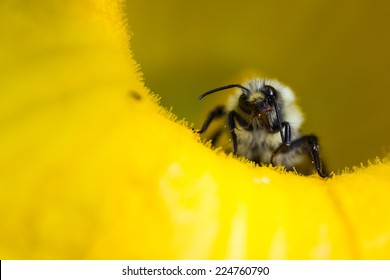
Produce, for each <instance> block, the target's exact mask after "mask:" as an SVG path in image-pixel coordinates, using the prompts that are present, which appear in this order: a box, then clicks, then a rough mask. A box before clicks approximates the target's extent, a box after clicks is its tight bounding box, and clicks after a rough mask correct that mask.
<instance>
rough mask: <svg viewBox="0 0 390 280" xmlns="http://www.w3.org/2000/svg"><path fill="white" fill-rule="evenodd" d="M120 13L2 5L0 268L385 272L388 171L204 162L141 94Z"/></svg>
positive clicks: (59, 5)
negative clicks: (169, 266)
mask: <svg viewBox="0 0 390 280" xmlns="http://www.w3.org/2000/svg"><path fill="white" fill-rule="evenodd" d="M122 5H123V3H122V2H121V1H109V0H95V1H93V0H83V1H76V0H70V1H49V0H39V1H33V2H18V1H11V0H4V1H2V2H1V3H0V30H1V37H2V38H1V40H2V43H1V44H0V65H1V68H0V72H1V73H0V213H1V221H0V259H84V258H88V259H225V258H230V259H386V258H390V204H389V197H390V186H389V181H390V164H389V163H382V162H377V163H375V164H372V165H370V166H369V167H367V168H361V169H358V170H356V171H354V172H353V173H350V174H342V175H337V176H335V177H334V178H333V179H330V180H323V179H320V178H319V177H318V176H311V177H303V176H298V175H295V174H292V173H286V172H283V171H280V170H275V169H272V168H268V167H255V166H254V165H252V164H251V163H248V162H244V161H241V160H238V159H236V158H233V157H231V156H225V155H224V154H223V153H220V152H218V151H213V150H211V149H210V148H209V147H207V146H205V145H204V144H202V143H201V142H200V141H199V137H198V136H196V135H195V134H194V133H193V132H192V131H191V130H190V129H189V128H188V127H186V125H185V124H183V123H181V122H178V121H176V120H175V117H174V116H173V115H172V114H170V113H168V112H166V111H165V110H163V109H162V108H161V107H160V106H159V105H158V102H157V99H158V98H156V97H155V96H153V95H151V94H150V92H149V90H148V89H147V88H145V86H144V85H143V82H142V78H141V75H140V73H139V71H138V66H137V64H136V63H135V61H134V59H133V58H132V54H131V51H130V48H129V45H128V42H129V34H128V32H127V28H126V20H125V19H124V16H123V13H122V11H123V7H122Z"/></svg>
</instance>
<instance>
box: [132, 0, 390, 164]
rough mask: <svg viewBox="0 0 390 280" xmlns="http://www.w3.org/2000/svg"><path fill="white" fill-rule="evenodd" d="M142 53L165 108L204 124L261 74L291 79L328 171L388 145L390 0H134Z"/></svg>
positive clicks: (138, 54)
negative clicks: (235, 90) (239, 86)
mask: <svg viewBox="0 0 390 280" xmlns="http://www.w3.org/2000/svg"><path fill="white" fill-rule="evenodd" d="M128 6H129V7H131V9H130V8H129V9H128V18H129V26H130V29H131V32H132V33H133V37H132V42H131V43H132V49H133V52H134V55H135V59H136V60H137V62H138V63H139V64H140V65H141V71H142V72H143V73H144V76H145V82H146V85H147V86H148V87H149V88H150V89H151V90H152V91H154V92H156V93H158V94H160V96H161V104H162V105H163V106H165V107H168V108H169V107H172V111H173V112H174V113H175V114H177V115H178V117H179V118H185V119H186V120H188V121H189V122H190V123H194V125H195V127H199V126H200V125H201V123H202V121H203V120H204V118H205V116H206V114H207V112H208V111H209V110H210V109H212V108H213V107H214V106H215V105H216V104H219V103H221V102H223V101H224V100H225V99H226V98H227V95H228V94H229V93H228V92H226V93H220V94H216V95H214V96H210V97H209V98H207V99H205V100H203V101H202V102H198V101H197V99H196V98H197V96H198V95H199V94H201V93H203V92H204V91H206V90H208V89H212V88H215V87H218V86H221V85H224V84H227V83H232V82H241V81H238V80H237V77H238V76H239V75H240V74H241V73H242V72H244V71H247V70H248V69H250V70H253V69H254V70H257V71H259V72H261V73H264V74H265V75H267V76H269V77H274V78H277V79H278V80H280V81H282V82H283V83H285V84H287V85H289V86H290V87H291V88H292V89H293V90H294V91H295V93H296V95H297V97H298V103H299V104H300V106H301V108H302V110H303V112H304V114H305V116H306V121H305V124H304V127H303V129H304V132H306V133H316V134H317V135H318V136H319V137H320V139H321V143H322V152H323V156H324V157H325V161H326V162H327V164H328V166H329V167H330V169H333V170H341V169H343V168H344V167H352V166H353V165H360V163H361V162H363V163H366V162H367V160H368V159H373V158H375V157H376V156H380V157H383V156H385V155H386V153H387V151H388V150H389V149H388V148H389V144H388V143H389V140H390V131H389V123H388V121H389V120H390V118H389V117H390V110H389V109H388V104H389V101H390V92H389V88H390V86H389V78H390V73H389V72H390V71H389V66H390V36H389V27H390V17H389V16H388V15H389V12H390V9H389V7H390V4H389V3H387V2H386V1H379V0H374V1H372V0H370V1H368V0H367V1H352V0H348V1H309V0H302V1H280V0H277V1H264V0H260V1H259V0H256V1H204V0H201V1H192V2H189V1H179V0H166V1H150V0H149V1H148V0H129V1H128Z"/></svg>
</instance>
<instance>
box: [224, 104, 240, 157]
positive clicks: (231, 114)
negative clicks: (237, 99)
mask: <svg viewBox="0 0 390 280" xmlns="http://www.w3.org/2000/svg"><path fill="white" fill-rule="evenodd" d="M236 116H238V115H237V113H236V112H235V111H230V112H229V115H228V119H227V122H228V126H229V132H230V137H231V139H232V142H233V154H234V155H235V154H237V135H236V132H235V131H234V129H235V128H236V123H235V121H234V119H235V118H236Z"/></svg>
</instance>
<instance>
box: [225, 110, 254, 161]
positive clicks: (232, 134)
mask: <svg viewBox="0 0 390 280" xmlns="http://www.w3.org/2000/svg"><path fill="white" fill-rule="evenodd" d="M235 121H237V122H238V123H239V124H240V126H242V127H243V128H244V129H245V130H248V131H250V130H253V127H252V126H251V125H250V124H248V123H247V122H246V121H245V120H244V119H243V118H242V117H241V116H240V115H239V114H238V113H237V112H236V111H230V112H229V115H228V119H227V122H228V126H229V132H230V138H231V139H232V142H233V154H234V155H235V154H237V135H236V132H235V131H234V129H235V128H236V122H235Z"/></svg>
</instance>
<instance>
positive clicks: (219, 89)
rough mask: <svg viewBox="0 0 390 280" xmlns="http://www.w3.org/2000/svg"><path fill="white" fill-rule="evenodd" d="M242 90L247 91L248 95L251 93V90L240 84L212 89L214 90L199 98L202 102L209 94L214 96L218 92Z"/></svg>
mask: <svg viewBox="0 0 390 280" xmlns="http://www.w3.org/2000/svg"><path fill="white" fill-rule="evenodd" d="M235 87H237V88H241V89H243V90H245V91H246V92H247V93H250V90H249V89H247V88H246V87H244V86H242V85H240V84H232V85H227V86H222V87H218V88H215V89H212V90H209V91H207V92H205V93H203V94H202V95H201V96H199V97H198V100H201V99H202V98H203V97H205V96H207V95H209V94H212V93H214V92H217V91H221V90H225V89H229V88H235Z"/></svg>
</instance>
